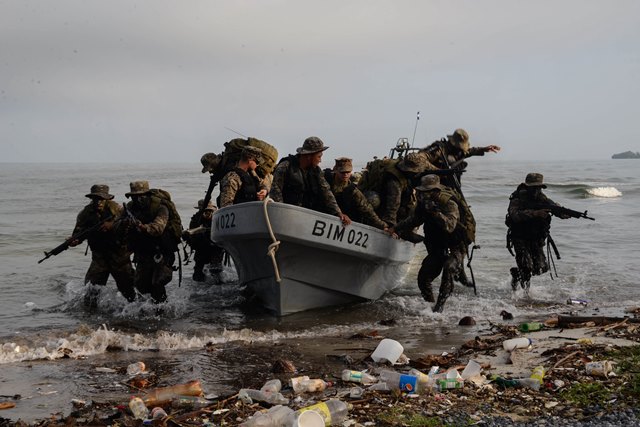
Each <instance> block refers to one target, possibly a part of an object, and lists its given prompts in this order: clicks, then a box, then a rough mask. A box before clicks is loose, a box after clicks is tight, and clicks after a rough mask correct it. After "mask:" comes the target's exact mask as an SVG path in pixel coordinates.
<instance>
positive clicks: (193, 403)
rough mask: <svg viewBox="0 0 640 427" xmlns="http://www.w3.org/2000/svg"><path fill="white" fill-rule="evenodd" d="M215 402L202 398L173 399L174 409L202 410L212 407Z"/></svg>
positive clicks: (185, 397) (172, 405) (178, 397)
mask: <svg viewBox="0 0 640 427" xmlns="http://www.w3.org/2000/svg"><path fill="white" fill-rule="evenodd" d="M212 404H213V402H212V401H211V400H209V399H207V398H206V397H200V396H177V397H175V398H173V399H171V407H172V408H173V409H200V408H206V407H207V406H211V405H212Z"/></svg>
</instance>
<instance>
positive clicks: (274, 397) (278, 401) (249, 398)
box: [238, 388, 289, 405]
mask: <svg viewBox="0 0 640 427" xmlns="http://www.w3.org/2000/svg"><path fill="white" fill-rule="evenodd" d="M238 398H239V399H240V400H242V401H243V402H244V403H248V404H251V403H253V402H254V401H258V402H266V403H270V404H272V405H287V404H289V399H287V398H286V397H284V396H283V395H282V393H265V392H264V391H260V390H254V389H251V388H243V389H241V390H240V391H238Z"/></svg>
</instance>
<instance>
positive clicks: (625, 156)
mask: <svg viewBox="0 0 640 427" xmlns="http://www.w3.org/2000/svg"><path fill="white" fill-rule="evenodd" d="M611 158H612V159H640V153H638V152H635V153H634V152H633V151H625V152H624V153H618V154H614V155H613V156H611Z"/></svg>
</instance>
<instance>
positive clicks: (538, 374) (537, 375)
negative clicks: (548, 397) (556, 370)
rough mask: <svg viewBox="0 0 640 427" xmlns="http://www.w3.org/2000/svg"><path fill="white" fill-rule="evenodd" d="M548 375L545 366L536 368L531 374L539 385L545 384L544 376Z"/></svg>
mask: <svg viewBox="0 0 640 427" xmlns="http://www.w3.org/2000/svg"><path fill="white" fill-rule="evenodd" d="M545 373H546V371H545V369H544V366H536V367H535V368H533V372H531V377H530V378H533V379H534V380H536V381H538V384H539V385H542V384H543V383H544V374H545Z"/></svg>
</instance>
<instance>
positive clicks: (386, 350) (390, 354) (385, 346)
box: [371, 338, 404, 365]
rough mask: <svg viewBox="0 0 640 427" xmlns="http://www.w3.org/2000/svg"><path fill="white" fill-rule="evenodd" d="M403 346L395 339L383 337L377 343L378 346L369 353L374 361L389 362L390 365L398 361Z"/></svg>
mask: <svg viewBox="0 0 640 427" xmlns="http://www.w3.org/2000/svg"><path fill="white" fill-rule="evenodd" d="M403 351H404V348H403V347H402V345H401V344H400V343H399V342H398V341H395V340H392V339H389V338H385V339H383V340H382V341H380V343H379V344H378V347H376V349H375V350H374V351H373V353H372V354H371V358H372V359H373V361H374V362H376V363H384V362H389V363H391V364H392V365H393V364H395V363H396V362H397V361H398V358H399V357H400V356H401V355H402V352H403Z"/></svg>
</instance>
